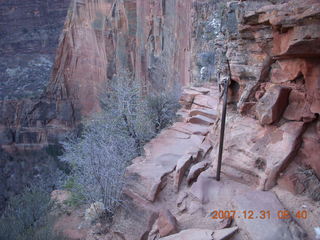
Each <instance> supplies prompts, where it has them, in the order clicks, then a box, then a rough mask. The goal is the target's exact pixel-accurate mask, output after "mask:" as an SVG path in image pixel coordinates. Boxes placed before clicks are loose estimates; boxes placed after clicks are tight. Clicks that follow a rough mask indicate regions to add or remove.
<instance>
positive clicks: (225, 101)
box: [216, 61, 231, 181]
mask: <svg viewBox="0 0 320 240" xmlns="http://www.w3.org/2000/svg"><path fill="white" fill-rule="evenodd" d="M227 63H228V67H229V77H228V79H227V81H226V82H225V83H224V89H223V109H222V115H221V127H220V141H219V153H218V165H217V176H216V180H217V181H220V174H221V164H222V153H223V142H224V130H225V126H226V115H227V104H228V87H229V81H230V79H231V76H230V75H231V71H230V64H229V61H227Z"/></svg>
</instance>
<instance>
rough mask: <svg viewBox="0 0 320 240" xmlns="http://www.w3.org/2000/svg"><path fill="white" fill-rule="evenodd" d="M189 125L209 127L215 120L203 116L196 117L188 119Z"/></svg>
mask: <svg viewBox="0 0 320 240" xmlns="http://www.w3.org/2000/svg"><path fill="white" fill-rule="evenodd" d="M188 122H189V123H194V124H199V125H205V126H209V125H211V124H213V123H214V120H212V119H211V118H208V117H205V116H202V115H195V116H193V117H191V118H189V119H188Z"/></svg>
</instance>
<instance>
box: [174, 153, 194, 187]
mask: <svg viewBox="0 0 320 240" xmlns="http://www.w3.org/2000/svg"><path fill="white" fill-rule="evenodd" d="M193 161H194V158H193V157H192V155H189V154H187V155H185V156H182V157H181V158H179V160H178V162H177V166H176V171H175V176H174V186H175V188H176V189H177V190H178V189H179V186H180V183H181V181H182V178H183V176H184V174H185V172H186V170H187V169H188V168H189V167H190V165H191V164H192V162H193Z"/></svg>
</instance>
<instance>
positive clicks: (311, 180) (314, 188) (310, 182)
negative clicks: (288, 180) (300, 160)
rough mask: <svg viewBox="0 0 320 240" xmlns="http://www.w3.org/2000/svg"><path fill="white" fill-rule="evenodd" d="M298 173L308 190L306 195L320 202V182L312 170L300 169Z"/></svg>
mask: <svg viewBox="0 0 320 240" xmlns="http://www.w3.org/2000/svg"><path fill="white" fill-rule="evenodd" d="M297 173H298V174H299V175H300V178H301V182H302V184H303V185H304V187H305V188H306V193H307V194H308V195H309V197H310V198H311V199H312V200H314V201H320V180H319V179H318V177H317V175H316V173H315V172H314V170H313V169H312V168H306V167H299V168H298V171H297Z"/></svg>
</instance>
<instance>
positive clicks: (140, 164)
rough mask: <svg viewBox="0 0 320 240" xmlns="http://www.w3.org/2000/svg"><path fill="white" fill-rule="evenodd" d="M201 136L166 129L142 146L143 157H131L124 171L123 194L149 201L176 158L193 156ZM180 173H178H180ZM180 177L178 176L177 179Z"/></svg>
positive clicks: (154, 196)
mask: <svg viewBox="0 0 320 240" xmlns="http://www.w3.org/2000/svg"><path fill="white" fill-rule="evenodd" d="M203 139H204V137H203V136H200V135H189V134H185V133H181V132H179V131H174V130H172V129H166V130H164V131H162V132H161V134H160V135H158V136H157V138H155V139H153V140H151V141H150V142H149V143H148V144H146V145H145V147H144V150H145V156H143V157H139V158H136V159H134V160H133V164H132V165H130V166H129V167H128V168H127V171H126V178H127V181H126V187H125V192H126V193H127V194H129V195H130V194H133V195H135V196H140V197H142V198H144V199H146V200H149V201H151V202H153V201H154V200H155V198H156V195H157V193H158V192H159V190H160V189H161V186H162V184H163V183H164V180H165V176H166V175H167V174H169V173H171V172H172V171H173V170H174V169H175V167H176V165H177V163H178V160H179V159H181V158H182V157H184V156H187V155H188V154H190V155H191V156H196V154H198V152H199V151H200V145H201V143H202V142H203ZM181 174H182V172H181ZM180 179H181V178H180Z"/></svg>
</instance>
